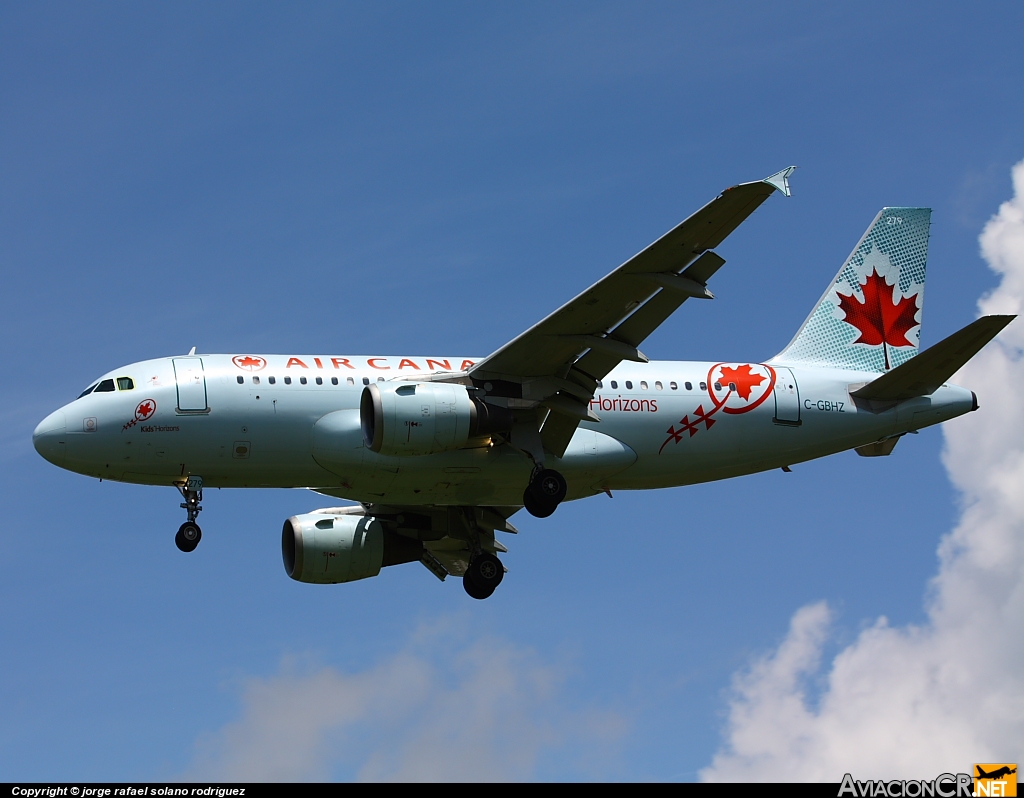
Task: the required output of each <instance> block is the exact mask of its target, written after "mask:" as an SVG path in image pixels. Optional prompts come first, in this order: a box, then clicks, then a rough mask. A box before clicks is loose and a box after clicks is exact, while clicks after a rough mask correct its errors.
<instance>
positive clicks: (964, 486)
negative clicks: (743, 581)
mask: <svg viewBox="0 0 1024 798" xmlns="http://www.w3.org/2000/svg"><path fill="white" fill-rule="evenodd" d="M1013 183H1014V192H1015V196H1014V198H1013V199H1012V200H1011V201H1009V202H1006V203H1004V204H1003V205H1002V206H1001V207H1000V209H999V212H998V213H997V214H996V216H994V217H993V218H992V219H991V220H990V221H989V222H988V224H987V225H986V226H985V229H984V231H983V233H982V234H981V239H980V240H981V249H982V255H983V256H984V257H985V259H986V260H987V261H988V262H989V264H990V265H991V267H992V269H993V270H994V271H996V272H997V273H998V274H1000V275H1001V277H1002V280H1001V283H1000V285H999V287H998V288H997V289H996V290H995V291H993V292H992V293H991V294H989V295H988V296H986V297H984V298H983V299H982V300H981V301H980V303H979V307H980V309H981V311H982V312H983V313H1018V312H1020V309H1021V306H1022V304H1024V161H1022V162H1021V163H1019V164H1017V165H1016V166H1015V167H1014V169H1013ZM1022 348H1024V320H1018V321H1016V322H1015V323H1013V324H1011V325H1010V327H1009V328H1007V330H1006V331H1005V332H1004V333H1003V334H1002V335H1001V336H1000V338H999V339H997V342H996V343H993V344H990V345H989V346H988V347H987V348H986V349H985V350H983V351H982V352H981V354H979V355H978V356H977V357H976V358H974V359H973V360H972V361H971V362H970V363H969V364H967V366H965V367H964V368H963V370H962V371H961V372H960V373H959V374H958V376H957V377H956V378H955V380H956V382H958V383H960V384H962V385H967V386H970V387H971V388H972V389H973V390H975V391H976V392H977V394H978V397H979V400H980V403H981V406H982V410H981V412H978V413H971V414H968V415H966V416H963V417H961V418H960V419H957V420H955V421H953V422H949V423H947V424H946V425H945V426H944V433H945V438H946V448H945V452H944V455H943V460H944V463H945V465H946V468H947V470H948V472H949V475H950V478H951V479H952V481H953V484H954V485H955V486H956V487H957V488H958V489H959V491H960V492H961V495H962V505H963V511H962V515H961V518H960V520H959V522H958V524H957V526H956V528H955V529H954V530H953V531H952V532H951V533H949V534H948V535H946V536H945V537H944V538H943V540H942V542H941V544H940V546H939V572H938V574H937V575H936V576H935V577H934V579H933V580H932V584H931V586H930V591H929V598H928V601H927V604H926V610H927V621H926V622H925V623H924V624H923V625H921V626H913V625H911V626H904V627H892V626H890V625H889V624H888V623H887V621H886V619H885V618H880V619H878V621H877V622H876V623H875V624H874V625H873V626H872V627H870V628H869V629H866V630H865V631H863V632H862V633H861V634H860V635H859V637H858V638H857V640H856V641H855V642H854V643H853V644H852V645H850V646H848V647H847V648H845V649H844V650H842V651H841V652H840V653H839V654H838V656H836V657H835V659H834V660H833V661H832V663H831V665H830V667H829V669H828V672H827V675H826V682H825V687H824V689H823V691H822V693H821V695H820V696H819V697H818V699H817V700H816V701H815V702H813V705H812V703H811V702H809V701H808V699H807V697H806V696H805V694H804V692H803V689H802V685H803V684H804V683H805V682H806V680H807V679H808V678H810V677H814V676H816V675H817V674H819V673H820V671H819V665H818V660H819V657H820V652H821V647H822V644H823V642H824V641H825V639H826V638H827V634H828V623H829V610H828V608H827V607H826V606H825V605H824V604H815V605H812V606H809V607H804V608H803V609H801V610H800V611H798V612H797V613H796V615H795V616H794V617H793V620H792V623H791V626H790V630H789V633H788V635H787V637H786V639H785V641H784V642H783V643H782V645H781V646H780V647H779V649H778V650H777V651H775V652H774V653H772V654H771V655H769V656H768V657H766V658H764V659H763V660H761V661H760V662H758V663H756V664H755V665H754V666H753V667H752V668H751V669H750V670H749V671H748V672H746V673H744V674H741V675H739V676H738V677H737V678H736V681H735V685H734V688H735V689H734V696H733V699H732V701H731V704H730V711H729V721H728V726H727V730H726V741H725V744H724V745H723V747H722V749H721V750H720V751H719V752H718V754H717V755H716V756H715V757H714V759H713V761H712V763H711V765H710V766H709V767H707V768H706V769H704V770H703V771H702V772H701V776H702V778H703V779H705V780H707V781H727V780H741V779H742V780H763V781H787V780H791V781H803V780H828V781H839V779H840V778H841V777H842V775H843V773H845V772H851V773H854V774H855V775H857V777H858V778H868V777H870V778H893V777H906V778H911V777H914V778H932V777H934V776H935V775H937V774H938V773H940V772H943V771H946V770H962V769H966V768H968V767H969V766H970V764H971V763H972V762H1001V761H1007V760H1009V761H1018V760H1019V759H1020V753H1021V751H1024V667H1022V665H1021V663H1022V662H1024V401H1022V397H1024V360H1022V352H1021V349H1022Z"/></svg>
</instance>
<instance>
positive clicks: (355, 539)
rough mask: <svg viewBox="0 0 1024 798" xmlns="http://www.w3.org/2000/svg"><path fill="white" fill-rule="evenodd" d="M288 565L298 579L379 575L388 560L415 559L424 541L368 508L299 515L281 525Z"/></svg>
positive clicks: (332, 580)
mask: <svg viewBox="0 0 1024 798" xmlns="http://www.w3.org/2000/svg"><path fill="white" fill-rule="evenodd" d="M281 554H282V556H283V558H284V570H285V572H286V573H287V574H288V576H290V577H291V578H292V579H294V580H296V581H297V582H312V583H314V584H321V585H331V584H337V583H338V582H354V581H355V580H357V579H366V578H367V577H368V576H376V575H377V574H379V573H380V569H381V567H382V566H386V565H398V564H399V563H405V562H413V561H415V560H418V559H420V557H421V556H422V555H423V544H422V543H420V542H419V541H418V540H411V539H409V538H407V537H405V536H403V535H399V534H397V533H396V532H395V531H394V530H393V529H389V528H387V527H386V526H385V524H382V523H381V521H380V520H378V519H376V518H374V517H372V516H368V515H363V514H362V513H351V514H339V513H337V512H328V511H323V512H315V513H307V514H305V515H293V516H292V517H291V518H289V519H288V520H287V521H285V522H284V529H283V530H282V531H281Z"/></svg>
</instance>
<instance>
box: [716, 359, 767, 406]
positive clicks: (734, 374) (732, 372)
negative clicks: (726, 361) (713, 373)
mask: <svg viewBox="0 0 1024 798" xmlns="http://www.w3.org/2000/svg"><path fill="white" fill-rule="evenodd" d="M766 379H768V378H767V377H765V376H764V375H763V374H755V373H754V370H753V369H752V368H751V367H750V366H740V367H739V368H738V369H734V368H731V367H729V366H722V376H721V377H720V378H719V379H718V382H719V383H721V384H722V385H725V386H731V385H735V386H736V388H735V390H736V393H737V394H738V395H739V397H740V398H741V399H743V401H744V402H746V401H749V400H750V392H751V391H752V390H754V388H756V387H757V386H758V385H760V384H761V383H762V382H764V381H765V380H766Z"/></svg>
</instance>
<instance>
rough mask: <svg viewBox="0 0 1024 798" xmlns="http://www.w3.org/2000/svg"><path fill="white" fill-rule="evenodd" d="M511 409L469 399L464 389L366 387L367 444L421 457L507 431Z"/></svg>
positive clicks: (362, 417)
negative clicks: (474, 439)
mask: <svg viewBox="0 0 1024 798" xmlns="http://www.w3.org/2000/svg"><path fill="white" fill-rule="evenodd" d="M514 420H515V419H514V417H513V414H512V411H510V410H508V409H507V408H504V407H496V406H494V405H490V404H487V403H485V402H482V401H481V400H479V399H477V398H476V397H473V396H470V393H469V391H468V390H467V389H466V387H465V386H464V385H451V384H447V383H423V382H416V383H387V384H379V383H375V384H371V385H367V386H366V387H365V388H363V394H362V397H361V398H360V402H359V422H360V425H361V426H362V431H363V442H364V443H365V444H366V447H367V448H368V449H370V450H372V451H374V452H377V453H379V454H384V455H405V456H411V455H422V454H435V453H437V452H448V451H452V450H453V449H461V448H462V447H463V446H465V445H466V443H467V442H468V441H469V439H471V438H479V437H482V436H484V435H492V434H495V433H499V432H508V431H509V430H510V429H512V424H513V422H514Z"/></svg>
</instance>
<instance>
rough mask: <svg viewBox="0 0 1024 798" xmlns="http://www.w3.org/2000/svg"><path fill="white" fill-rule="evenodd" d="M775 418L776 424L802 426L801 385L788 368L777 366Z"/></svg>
mask: <svg viewBox="0 0 1024 798" xmlns="http://www.w3.org/2000/svg"><path fill="white" fill-rule="evenodd" d="M775 375H776V376H775V418H774V419H772V420H773V421H774V422H775V423H776V424H782V425H784V426H788V427H798V426H800V386H798V385H797V384H796V377H794V376H793V372H792V371H790V370H789V369H787V368H779V367H778V366H776V367H775Z"/></svg>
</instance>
